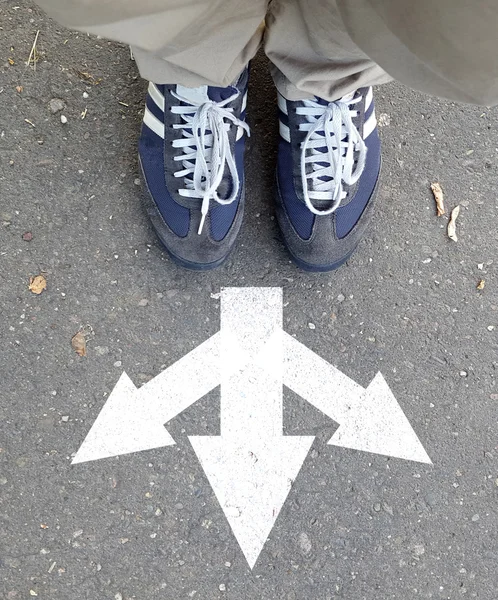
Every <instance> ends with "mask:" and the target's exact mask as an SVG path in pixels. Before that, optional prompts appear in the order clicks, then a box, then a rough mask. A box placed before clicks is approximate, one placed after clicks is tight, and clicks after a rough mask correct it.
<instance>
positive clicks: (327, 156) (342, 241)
mask: <svg viewBox="0 0 498 600" xmlns="http://www.w3.org/2000/svg"><path fill="white" fill-rule="evenodd" d="M278 105H279V114H280V145H279V154H278V168H277V198H276V208H277V211H276V212H277V219H278V222H279V225H280V229H281V231H282V235H283V239H284V243H285V245H286V247H287V249H288V250H289V252H290V254H291V257H292V259H293V260H294V262H295V263H296V264H297V265H298V266H299V267H301V268H302V269H305V270H307V271H332V270H334V269H337V268H338V267H340V266H341V265H342V264H343V263H344V262H346V260H347V259H348V258H349V257H350V256H351V254H352V253H353V252H354V250H355V248H356V246H357V245H358V243H359V242H360V240H361V238H362V236H363V234H364V233H365V229H366V227H367V225H368V223H369V221H370V218H371V216H372V207H373V203H374V199H375V195H376V192H377V187H378V181H379V174H380V167H381V156H380V140H379V135H378V131H377V121H376V118H375V108H374V102H373V94H372V88H361V89H359V90H357V91H356V92H353V93H351V94H349V95H348V96H346V97H344V98H342V99H341V100H338V101H336V102H328V101H326V100H322V99H320V98H313V99H310V100H301V101H290V100H286V99H285V98H283V97H282V96H281V95H279V98H278Z"/></svg>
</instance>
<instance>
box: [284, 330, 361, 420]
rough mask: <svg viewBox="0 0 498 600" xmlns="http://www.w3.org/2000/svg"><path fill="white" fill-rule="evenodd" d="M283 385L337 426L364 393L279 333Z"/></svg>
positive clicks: (313, 354)
mask: <svg viewBox="0 0 498 600" xmlns="http://www.w3.org/2000/svg"><path fill="white" fill-rule="evenodd" d="M283 351H284V357H285V358H284V383H285V385H286V386H287V387H289V388H290V389H291V390H292V391H293V392H295V393H296V394H298V395H299V396H301V398H304V399H305V400H306V401H308V402H309V403H310V404H312V405H313V406H314V407H315V408H317V409H318V410H320V411H321V412H323V413H324V414H326V415H327V416H328V417H330V418H331V419H333V420H334V421H336V422H337V423H341V422H342V421H343V420H344V419H345V418H347V416H348V415H349V413H350V411H351V409H352V406H353V405H354V404H356V403H357V402H358V401H361V399H362V397H363V394H364V392H365V389H364V388H363V387H362V386H361V385H358V384H357V383H356V382H355V381H353V380H352V379H351V378H349V377H348V376H347V375H344V373H341V371H339V369H337V368H336V367H334V366H333V365H331V364H330V363H328V362H327V361H326V360H324V359H323V358H321V357H320V356H318V355H317V354H315V353H314V352H313V351H312V350H310V349H309V348H307V347H306V346H305V345H304V344H301V342H298V341H297V340H296V339H294V338H293V337H292V336H291V335H289V334H288V333H285V332H284V333H283Z"/></svg>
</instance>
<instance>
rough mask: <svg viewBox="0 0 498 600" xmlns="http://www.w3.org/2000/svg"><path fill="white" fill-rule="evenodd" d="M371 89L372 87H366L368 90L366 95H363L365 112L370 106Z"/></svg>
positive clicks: (371, 100)
mask: <svg viewBox="0 0 498 600" xmlns="http://www.w3.org/2000/svg"><path fill="white" fill-rule="evenodd" d="M373 98H374V95H373V89H372V88H368V92H367V95H366V96H365V112H367V110H368V109H369V108H370V105H371V104H372V102H373Z"/></svg>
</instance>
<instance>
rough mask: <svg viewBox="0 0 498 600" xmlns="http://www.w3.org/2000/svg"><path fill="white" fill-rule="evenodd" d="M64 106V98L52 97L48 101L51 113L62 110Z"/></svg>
mask: <svg viewBox="0 0 498 600" xmlns="http://www.w3.org/2000/svg"><path fill="white" fill-rule="evenodd" d="M65 106H66V105H65V104H64V100H61V99H60V98H52V100H50V102H49V103H48V108H49V110H50V112H51V113H52V114H53V115H55V113H58V112H60V111H61V110H63V109H64V107H65Z"/></svg>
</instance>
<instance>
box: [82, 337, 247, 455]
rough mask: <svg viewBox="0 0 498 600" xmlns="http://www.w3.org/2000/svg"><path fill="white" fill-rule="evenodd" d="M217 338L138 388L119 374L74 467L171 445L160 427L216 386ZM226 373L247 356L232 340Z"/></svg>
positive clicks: (237, 365) (167, 435)
mask: <svg viewBox="0 0 498 600" xmlns="http://www.w3.org/2000/svg"><path fill="white" fill-rule="evenodd" d="M219 338H220V334H219V333H217V334H216V335H214V336H212V337H211V338H209V339H208V340H207V341H205V342H204V343H203V344H201V345H200V346H198V347H197V348H195V349H194V350H192V352H190V353H189V354H187V355H186V356H184V357H183V358H181V359H180V360H179V361H177V362H176V363H174V364H173V365H172V366H171V367H169V368H168V369H166V370H165V371H163V372H162V373H161V374H160V375H158V376H157V377H155V378H154V379H152V380H151V381H149V382H148V383H146V384H145V385H144V386H142V387H141V388H140V389H137V388H136V387H135V386H134V385H133V382H132V381H131V379H130V378H129V377H128V375H127V374H126V373H123V375H122V376H121V378H120V379H119V381H118V383H117V384H116V386H115V388H114V390H113V391H112V393H111V395H110V396H109V399H108V400H107V402H106V404H105V405H104V407H103V408H102V410H101V412H100V414H99V416H98V417H97V420H96V421H95V423H94V424H93V426H92V428H91V429H90V431H89V433H88V435H87V436H86V438H85V440H84V442H83V444H82V445H81V447H80V449H79V450H78V452H77V454H76V456H75V457H74V459H73V464H76V463H82V462H87V461H91V460H99V459H101V458H108V457H111V456H119V455H121V454H129V453H130V452H139V451H142V450H151V449H152V448H161V447H163V446H171V445H173V444H175V441H174V439H173V438H172V437H171V435H170V434H169V433H168V432H167V431H166V428H165V427H164V424H165V423H167V422H168V421H170V420H171V419H173V418H174V417H176V416H177V415H179V414H180V413H181V412H183V411H184V410H186V409H187V408H188V407H189V406H191V405H192V404H193V403H194V402H196V401H197V400H199V399H200V398H202V397H203V396H205V395H206V394H207V393H208V392H210V391H211V390H213V389H214V388H215V387H217V386H218V385H219V383H220V355H219V353H220V350H219ZM227 343H228V344H229V347H230V355H229V358H228V361H227V362H226V364H225V366H226V369H227V371H228V372H231V371H233V370H237V369H241V368H243V367H244V364H245V362H246V357H245V356H244V354H243V352H242V351H241V349H240V348H239V347H238V346H237V344H236V342H235V341H234V340H233V338H229V339H228V341H227Z"/></svg>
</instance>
